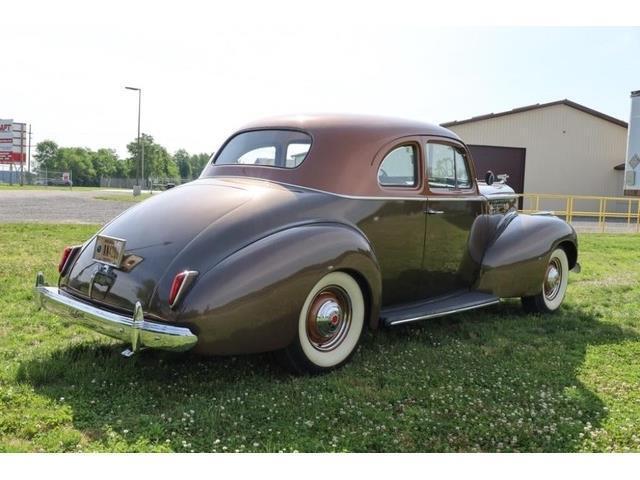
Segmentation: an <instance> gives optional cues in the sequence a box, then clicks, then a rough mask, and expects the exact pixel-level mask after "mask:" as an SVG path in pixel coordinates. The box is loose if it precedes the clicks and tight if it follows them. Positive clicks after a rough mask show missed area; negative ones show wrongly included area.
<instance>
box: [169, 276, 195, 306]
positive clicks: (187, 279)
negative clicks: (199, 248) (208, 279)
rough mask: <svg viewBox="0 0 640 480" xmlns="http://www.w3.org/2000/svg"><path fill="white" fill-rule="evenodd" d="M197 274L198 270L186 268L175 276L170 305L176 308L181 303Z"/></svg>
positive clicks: (170, 294)
mask: <svg viewBox="0 0 640 480" xmlns="http://www.w3.org/2000/svg"><path fill="white" fill-rule="evenodd" d="M197 276H198V272H196V271H195V270H185V271H184V272H180V273H178V274H177V275H176V276H175V277H174V278H173V282H172V283H171V290H169V307H171V308H174V307H176V306H177V305H178V303H180V300H181V299H182V297H183V296H184V295H185V294H186V293H187V291H188V290H189V287H190V286H191V284H192V283H193V281H194V280H195V278H196V277H197Z"/></svg>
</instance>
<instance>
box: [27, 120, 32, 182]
mask: <svg viewBox="0 0 640 480" xmlns="http://www.w3.org/2000/svg"><path fill="white" fill-rule="evenodd" d="M27 173H28V174H29V175H31V124H29V146H28V147H27ZM32 178H33V177H32Z"/></svg>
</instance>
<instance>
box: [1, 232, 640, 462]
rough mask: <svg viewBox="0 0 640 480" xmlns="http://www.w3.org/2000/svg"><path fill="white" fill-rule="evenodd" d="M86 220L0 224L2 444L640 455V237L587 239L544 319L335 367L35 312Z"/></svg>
mask: <svg viewBox="0 0 640 480" xmlns="http://www.w3.org/2000/svg"><path fill="white" fill-rule="evenodd" d="M95 229H96V227H90V226H79V225H78V226H64V227H61V226H47V225H37V226H35V225H0V257H1V258H2V259H3V260H2V262H0V451H186V452H189V451H217V452H223V451H224V452H235V451H242V452H245V451H276V452H277V451H286V452H290V451H295V450H297V451H420V452H423V451H491V452H494V451H568V452H573V451H636V452H637V451H640V319H639V318H638V312H640V287H639V286H638V285H639V281H640V256H639V255H638V252H639V251H640V235H637V236H632V235H615V236H613V235H582V236H581V238H580V241H581V254H580V262H581V263H582V267H583V268H582V273H581V274H578V275H573V276H572V277H571V281H570V285H569V291H568V299H567V301H566V303H565V305H564V307H563V308H562V310H561V311H560V312H559V313H558V314H556V315H553V316H535V315H525V314H524V313H522V311H521V309H520V306H519V302H517V301H507V302H503V303H502V304H501V305H499V306H496V307H491V308H490V309H487V310H483V311H476V312H468V313H462V314H458V315H455V316H451V317H446V318H442V319H439V320H434V321H428V322H423V323H421V324H416V325H413V326H405V327H402V328H396V329H394V330H384V331H380V332H378V333H376V334H368V335H366V336H365V338H364V339H363V342H362V344H361V346H360V348H359V350H358V352H357V354H356V355H355V356H354V358H353V360H352V362H351V363H350V364H349V365H347V366H346V367H345V368H343V369H341V370H339V371H336V372H333V373H330V374H328V375H324V376H316V377H295V376H291V375H289V374H288V373H286V372H284V371H283V370H282V369H281V368H280V367H279V366H278V364H277V363H276V362H275V361H274V360H272V357H271V356H270V355H254V356H246V357H231V358H202V357H197V356H194V355H189V354H186V355H177V354H168V353H159V352H153V351H145V352H142V353H141V354H139V355H136V356H134V357H132V358H130V359H125V358H123V357H121V356H120V351H121V350H122V349H123V348H124V346H123V345H119V344H117V343H116V342H114V341H111V340H109V339H106V338H103V337H100V336H98V335H96V334H93V333H92V332H89V331H87V330H83V329H81V328H79V327H73V326H63V324H62V323H61V322H60V321H59V320H58V319H57V318H56V317H54V316H53V315H50V314H47V313H45V312H38V311H36V308H35V306H34V305H33V303H32V299H33V295H32V292H31V285H32V284H33V282H34V277H35V273H36V271H37V270H38V269H43V270H44V271H45V274H46V277H47V278H48V279H49V280H50V281H53V280H54V279H55V277H56V276H55V268H56V263H57V260H58V256H59V253H60V250H61V249H62V247H63V246H64V245H67V244H72V243H77V242H78V241H81V240H84V239H85V238H87V237H88V236H89V235H90V234H91V233H93V232H94V231H95Z"/></svg>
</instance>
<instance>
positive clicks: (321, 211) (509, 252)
mask: <svg viewBox="0 0 640 480" xmlns="http://www.w3.org/2000/svg"><path fill="white" fill-rule="evenodd" d="M475 178H476V172H475V171H474V165H473V162H472V158H471V155H470V154H469V151H468V149H467V147H466V146H465V144H464V143H463V142H462V141H461V140H460V138H458V137H457V136H456V135H455V134H454V133H453V132H451V131H449V130H447V129H445V128H441V127H438V126H434V125H430V124H425V123H418V122H413V121H403V120H396V119H387V118H377V117H376V118H371V117H358V116H292V117H282V118H274V119H268V120H264V121H261V122H257V123H254V124H252V125H249V126H247V127H246V128H244V129H242V130H240V131H238V132H237V133H235V134H234V135H232V136H231V137H230V138H229V139H228V140H227V141H226V143H225V144H224V145H223V146H222V148H221V149H220V150H219V151H218V152H217V154H216V155H214V156H213V158H212V160H211V161H210V163H209V165H208V166H207V167H206V168H205V170H204V171H203V173H202V175H201V176H200V178H199V179H198V180H196V181H193V182H191V183H187V184H185V185H181V186H179V187H176V188H174V189H171V190H169V191H166V192H164V193H162V194H158V195H154V196H153V197H152V198H150V199H148V200H146V201H144V202H142V203H140V204H138V205H136V206H134V207H133V208H130V209H129V210H127V211H126V212H124V213H123V214H121V215H120V216H119V217H117V218H115V219H114V220H113V221H111V222H110V223H108V224H107V225H106V226H105V227H104V228H103V229H102V230H100V231H99V232H98V233H97V234H96V235H95V236H94V237H92V238H91V239H89V240H87V241H86V242H85V243H84V244H82V245H78V246H74V247H70V248H68V249H66V250H65V252H64V254H63V258H62V261H61V262H60V266H59V270H60V278H59V281H58V286H57V287H52V286H47V285H46V283H45V281H44V278H43V276H42V274H38V277H37V281H36V293H37V298H38V301H39V302H40V304H41V305H44V306H45V307H47V308H50V309H52V310H55V311H57V312H60V313H61V315H62V316H63V317H65V318H69V319H71V320H73V321H75V322H77V323H80V324H82V325H85V326H88V327H90V328H92V329H94V330H96V331H99V332H102V333H104V334H106V335H109V336H111V337H115V338H118V339H120V340H123V341H125V342H127V343H128V344H129V348H128V349H127V350H126V351H125V352H126V353H127V354H131V353H133V352H135V351H137V350H139V349H141V348H144V347H149V348H160V349H169V350H188V349H193V350H194V351H196V352H199V353H203V354H213V355H227V354H243V353H254V352H265V351H276V350H278V351H281V352H282V357H283V358H284V359H286V361H287V362H288V363H289V364H290V365H291V366H292V367H293V368H294V369H296V370H298V371H314V372H317V371H323V370H327V369H331V368H335V367H337V366H339V365H341V364H343V363H344V362H346V361H347V360H348V359H349V358H350V356H351V355H352V353H353V352H354V350H355V348H356V345H357V344H358V341H359V339H360V336H361V334H362V332H363V329H365V328H371V329H377V328H379V327H381V326H388V327H389V326H393V325H398V324H403V323H407V322H414V321H418V320H423V319H428V318H432V317H438V316H443V315H447V314H451V313H455V312H460V311H464V310H470V309H474V308H480V307H484V306H487V305H492V304H496V303H498V302H499V301H500V299H501V298H508V297H521V298H522V303H523V305H524V307H525V308H526V309H527V310H528V311H533V312H552V311H554V310H556V309H558V308H559V306H560V304H561V303H562V301H563V299H564V296H565V292H566V288H567V279H568V274H569V271H570V270H571V269H574V268H577V267H578V262H577V256H578V250H577V238H576V234H575V232H574V230H573V228H572V227H571V226H570V225H568V224H567V223H565V222H564V221H562V220H561V219H558V218H556V217H553V216H548V215H523V214H520V213H518V212H517V210H516V209H515V208H514V204H515V197H514V195H513V191H512V190H511V189H509V188H508V187H506V186H502V185H495V184H494V185H490V184H491V180H490V179H489V181H488V182H487V183H488V184H489V185H480V186H479V185H478V182H477V181H476V180H475Z"/></svg>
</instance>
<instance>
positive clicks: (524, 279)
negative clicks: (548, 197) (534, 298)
mask: <svg viewBox="0 0 640 480" xmlns="http://www.w3.org/2000/svg"><path fill="white" fill-rule="evenodd" d="M559 245H561V246H563V247H564V248H566V249H567V250H569V251H568V256H569V267H570V268H573V267H574V265H575V264H576V262H577V251H578V250H577V246H578V241H577V235H576V232H575V230H574V229H573V227H571V225H569V224H568V223H566V222H565V221H563V220H561V219H559V218H557V217H552V216H540V215H522V214H518V213H516V212H510V213H508V214H507V215H505V217H504V219H503V220H502V222H500V223H499V224H498V225H497V227H496V230H495V234H494V237H493V238H492V239H491V240H490V241H489V242H488V244H487V248H486V250H485V253H484V255H483V258H482V264H481V268H480V274H479V278H478V281H477V284H476V286H475V289H476V290H479V291H484V292H487V293H493V294H494V295H496V296H498V297H503V298H507V297H522V296H530V295H536V294H538V293H540V291H541V290H542V280H543V278H544V272H545V269H546V267H547V264H548V261H549V257H550V255H551V252H553V250H555V249H556V248H557V247H558V246H559Z"/></svg>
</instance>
